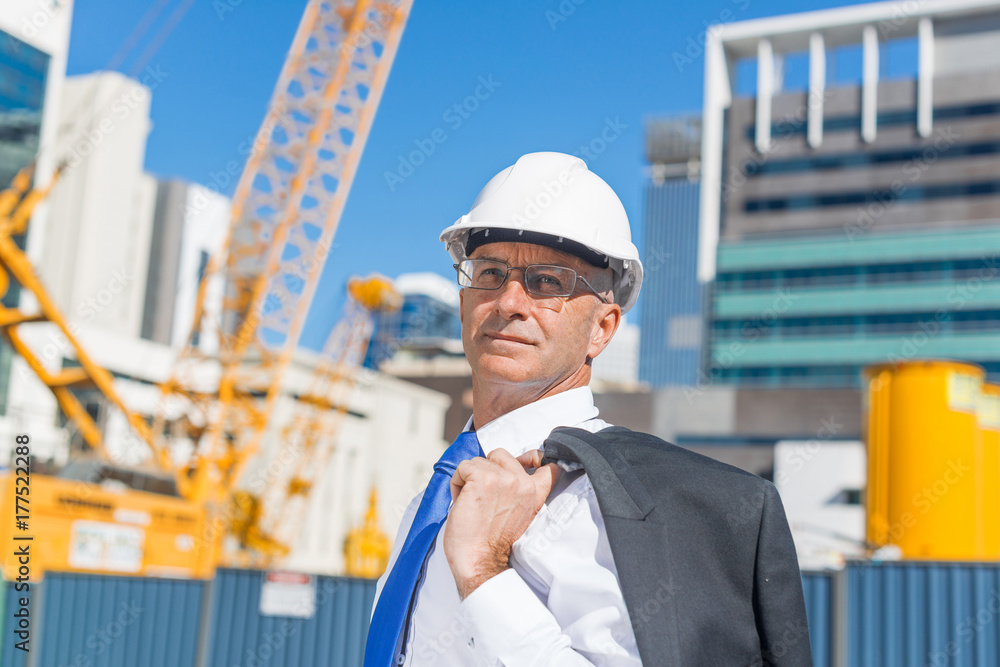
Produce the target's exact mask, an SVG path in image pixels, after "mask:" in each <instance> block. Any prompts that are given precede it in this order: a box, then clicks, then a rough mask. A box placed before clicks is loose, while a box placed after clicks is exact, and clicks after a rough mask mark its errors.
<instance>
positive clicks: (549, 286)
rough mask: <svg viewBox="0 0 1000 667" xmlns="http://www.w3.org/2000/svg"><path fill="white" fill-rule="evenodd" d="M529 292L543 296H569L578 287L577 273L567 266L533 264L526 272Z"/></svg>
mask: <svg viewBox="0 0 1000 667" xmlns="http://www.w3.org/2000/svg"><path fill="white" fill-rule="evenodd" d="M524 282H525V283H526V284H527V287H528V291H529V292H533V293H534V294H539V295H541V296H569V295H570V294H572V293H573V289H574V288H575V287H576V271H574V270H573V269H567V268H566V267H565V266H548V265H544V264H533V265H532V266H529V267H528V268H527V269H526V270H525V272H524Z"/></svg>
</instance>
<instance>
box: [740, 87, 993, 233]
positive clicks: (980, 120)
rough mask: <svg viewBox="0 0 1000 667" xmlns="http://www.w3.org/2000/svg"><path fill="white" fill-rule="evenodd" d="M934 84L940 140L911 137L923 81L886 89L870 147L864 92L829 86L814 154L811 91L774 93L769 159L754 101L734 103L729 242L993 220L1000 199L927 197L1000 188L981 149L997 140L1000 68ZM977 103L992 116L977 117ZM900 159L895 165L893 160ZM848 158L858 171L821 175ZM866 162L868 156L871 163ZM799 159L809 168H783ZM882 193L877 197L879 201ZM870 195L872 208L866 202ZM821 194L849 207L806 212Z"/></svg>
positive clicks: (935, 135)
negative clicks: (809, 130)
mask: <svg viewBox="0 0 1000 667" xmlns="http://www.w3.org/2000/svg"><path fill="white" fill-rule="evenodd" d="M934 83H935V85H934V108H935V116H936V117H937V120H936V121H935V127H934V132H933V134H931V136H929V137H926V138H920V137H918V136H915V135H916V132H915V130H916V108H915V99H916V83H915V82H914V81H912V80H899V81H883V82H881V83H880V84H879V86H878V111H879V115H880V117H881V119H882V122H881V123H880V124H879V126H878V133H877V135H876V138H875V140H874V141H873V142H871V143H867V142H865V141H864V139H863V138H862V136H861V132H860V125H861V94H860V88H858V87H856V86H852V87H849V88H831V89H829V90H828V91H827V96H826V98H825V103H824V104H825V109H824V111H825V118H826V124H827V126H828V127H829V126H830V125H831V124H834V123H835V125H834V126H833V127H830V128H829V129H827V130H826V131H825V132H824V137H823V143H822V145H821V146H819V147H818V148H814V147H810V146H809V145H808V144H807V141H806V133H805V131H804V130H805V123H804V118H805V110H806V109H807V94H806V93H804V92H803V93H798V92H793V93H783V94H781V95H778V96H776V97H775V99H774V101H773V115H772V126H773V129H772V139H773V145H772V150H770V151H769V152H768V153H766V154H763V155H762V154H760V153H758V152H757V151H756V149H755V147H754V138H753V137H754V123H755V100H754V99H752V98H741V99H737V100H734V102H733V105H732V108H731V109H730V110H729V113H728V117H727V132H728V136H729V138H730V140H729V143H728V144H727V150H728V151H729V152H728V155H729V159H728V163H727V165H726V170H725V172H724V173H725V176H726V178H725V179H724V184H725V185H724V188H725V189H724V192H725V197H724V204H723V206H724V208H723V220H722V238H723V239H725V240H739V239H744V238H749V237H752V236H754V235H764V234H770V235H773V234H776V233H790V232H801V233H806V232H808V233H815V232H818V231H823V232H828V233H840V234H843V233H845V230H848V229H849V228H852V227H857V228H859V229H861V230H863V231H864V232H866V233H867V232H878V231H891V230H894V229H896V230H898V229H899V228H908V229H926V228H935V227H936V228H940V227H941V226H960V225H970V224H983V223H984V222H989V221H995V220H996V219H997V218H998V214H997V211H998V210H1000V192H997V193H993V194H990V193H986V194H982V195H974V196H969V195H965V196H959V195H956V196H952V197H940V198H931V199H921V198H919V197H921V196H923V193H926V192H933V189H934V188H940V187H942V186H946V185H957V186H967V185H970V184H975V183H989V182H996V181H1000V161H998V160H997V155H998V154H997V153H996V152H994V153H989V152H982V150H981V149H979V148H977V147H979V146H982V145H984V144H993V143H995V142H996V141H997V140H998V139H1000V110H992V111H989V110H988V109H982V105H996V103H997V102H998V101H1000V93H998V91H1000V69H995V70H988V71H977V72H971V73H960V74H953V75H947V76H943V75H942V76H938V77H937V78H936V79H935V82H934ZM977 106H978V107H980V110H983V111H984V112H983V113H975V112H976V111H977V109H976V107H977ZM963 110H964V114H963ZM949 116H950V117H949ZM970 147H971V148H970ZM925 151H926V153H925ZM970 151H979V152H970ZM894 155H897V156H899V158H898V159H893V156H894ZM841 156H853V157H855V159H856V162H855V166H853V167H852V168H841V169H830V168H823V164H824V163H823V161H822V160H824V159H826V160H829V159H831V158H837V157H841ZM864 156H872V157H870V158H868V160H870V161H866V159H865V157H864ZM791 160H797V161H799V163H800V164H801V166H798V167H797V168H793V167H791V166H789V168H787V169H781V168H782V167H783V166H784V165H785V164H787V163H789V162H790V161H791ZM778 169H781V171H777V170H778ZM725 186H728V187H727V188H726V187H725ZM879 193H881V198H880V200H877V199H874V197H875V195H876V194H879ZM863 195H870V196H871V197H872V199H871V200H870V201H869V200H864V201H862V200H859V197H861V196H863ZM823 197H828V198H829V197H842V198H844V203H842V204H829V205H825V204H824V205H809V204H808V202H809V200H820V199H821V198H823ZM748 208H749V209H751V210H748Z"/></svg>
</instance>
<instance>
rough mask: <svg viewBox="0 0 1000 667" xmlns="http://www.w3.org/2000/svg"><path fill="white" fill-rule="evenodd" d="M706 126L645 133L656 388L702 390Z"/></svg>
mask: <svg viewBox="0 0 1000 667" xmlns="http://www.w3.org/2000/svg"><path fill="white" fill-rule="evenodd" d="M700 121H701V119H700V118H697V117H694V118H676V119H664V120H657V121H653V122H651V123H648V124H647V126H646V158H647V160H648V161H649V163H650V168H649V169H650V171H649V182H648V183H647V184H646V191H645V197H644V202H643V206H644V216H643V240H642V266H643V281H642V295H641V297H640V298H641V299H642V309H641V312H640V332H641V333H640V338H639V380H640V381H641V382H645V383H647V384H649V385H650V386H651V387H670V386H692V385H695V384H697V382H698V370H699V366H700V363H701V352H702V339H703V330H704V328H703V317H704V314H703V300H704V296H703V295H704V290H703V289H702V287H701V285H700V283H699V282H698V272H697V268H698V267H697V257H698V191H699V185H698V155H699V152H700V149H701V131H700V129H701V122H700Z"/></svg>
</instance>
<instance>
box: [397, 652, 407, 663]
mask: <svg viewBox="0 0 1000 667" xmlns="http://www.w3.org/2000/svg"><path fill="white" fill-rule="evenodd" d="M404 662H406V656H405V655H403V654H402V653H400V654H399V655H398V656H396V664H397V665H402V664H403V663H404Z"/></svg>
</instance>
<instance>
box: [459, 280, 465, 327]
mask: <svg viewBox="0 0 1000 667" xmlns="http://www.w3.org/2000/svg"><path fill="white" fill-rule="evenodd" d="M464 306H465V290H464V289H460V290H458V323H459V324H461V325H463V326H464V325H465V308H464Z"/></svg>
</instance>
